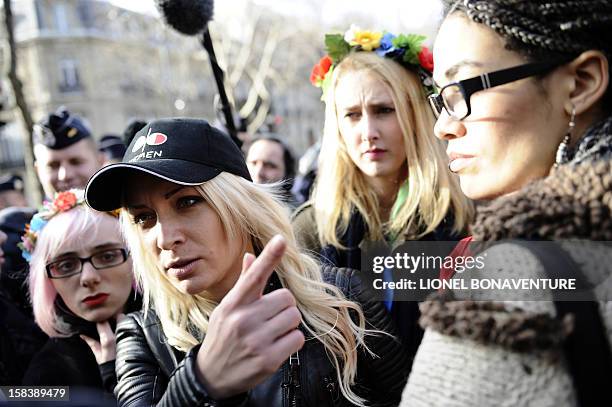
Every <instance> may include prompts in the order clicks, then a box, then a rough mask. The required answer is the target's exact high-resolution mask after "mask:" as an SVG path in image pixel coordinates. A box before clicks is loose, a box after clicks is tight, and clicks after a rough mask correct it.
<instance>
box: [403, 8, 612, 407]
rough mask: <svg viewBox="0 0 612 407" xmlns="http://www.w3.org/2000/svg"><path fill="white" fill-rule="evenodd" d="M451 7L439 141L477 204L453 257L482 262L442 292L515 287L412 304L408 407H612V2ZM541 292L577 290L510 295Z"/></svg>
mask: <svg viewBox="0 0 612 407" xmlns="http://www.w3.org/2000/svg"><path fill="white" fill-rule="evenodd" d="M445 3H446V9H447V15H446V17H445V19H444V21H443V23H442V25H441V27H440V30H439V33H438V36H437V37H436V43H435V46H434V52H433V53H434V62H435V64H434V73H433V77H434V80H435V83H436V85H437V87H438V91H437V93H436V94H433V95H432V96H431V97H430V103H431V105H432V107H433V109H434V112H435V113H436V114H437V115H438V119H437V122H436V124H435V129H434V133H435V135H436V137H438V138H439V139H442V140H445V141H447V143H448V144H447V155H448V158H449V170H450V171H451V172H453V173H455V174H457V175H458V176H459V179H460V184H461V189H462V191H463V192H464V193H465V194H466V195H467V196H468V197H470V198H472V199H477V200H480V201H482V202H483V205H480V206H479V208H478V210H477V215H476V219H475V221H474V223H473V225H472V227H471V232H472V236H471V238H470V239H468V240H466V241H464V242H462V244H461V245H460V246H458V247H457V249H456V250H455V252H454V254H453V255H454V256H455V257H454V258H461V257H463V258H466V256H474V257H480V258H481V259H484V260H483V263H482V264H483V266H482V267H481V268H480V269H479V270H477V271H478V273H477V274H472V277H474V276H476V275H477V276H478V278H475V277H474V278H473V279H472V280H470V281H469V282H468V281H464V280H465V279H468V277H467V276H466V275H465V273H464V274H461V273H460V271H461V270H459V269H458V268H457V270H454V269H453V268H452V267H451V268H446V269H444V270H442V272H441V273H440V274H441V275H440V278H442V279H452V280H451V281H449V285H453V286H457V287H458V286H460V284H452V283H463V284H468V285H469V286H470V287H475V286H478V285H479V284H481V283H483V284H485V286H486V284H487V282H488V283H490V282H492V281H497V282H498V283H506V282H507V283H508V284H510V288H507V287H508V286H501V287H503V288H499V289H497V290H495V289H487V288H483V287H485V286H483V285H480V288H478V289H472V290H460V289H453V290H447V291H445V292H444V293H438V295H436V296H434V298H432V301H428V302H424V303H423V304H422V305H421V312H422V318H421V323H422V325H423V326H424V327H425V328H426V332H425V334H424V337H423V341H422V342H421V346H420V348H419V351H418V353H417V355H416V357H415V360H414V363H413V369H412V372H411V376H410V378H409V380H408V384H407V386H406V389H405V391H404V394H403V399H402V406H415V405H416V406H420V405H423V406H425V405H426V406H431V405H436V406H438V405H440V406H443V405H453V406H468V405H469V406H473V405H495V406H502V405H507V406H510V405H512V406H514V405H521V406H522V405H537V406H541V405H546V406H574V405H583V406H590V405H612V394H611V393H610V390H609V384H610V380H611V378H612V271H611V267H610V265H611V264H612V250H610V245H609V241H611V240H612V224H611V223H610V222H611V219H612V199H611V198H610V197H612V162H611V158H612V103H611V102H612V89H611V87H610V85H609V84H610V57H611V56H612V30H611V29H610V28H611V25H610V24H611V22H612V1H600V0H599V1H596V0H593V1H589V0H586V1H568V0H547V1H545V2H539V1H532V0H461V1H456V0H446V1H445ZM576 240H580V244H575V241H576ZM603 241H608V242H603ZM470 242H474V243H477V244H470ZM455 271H457V272H455ZM468 274H469V273H468ZM540 279H544V280H547V281H550V282H554V283H558V282H561V281H573V282H574V283H575V284H576V286H575V287H574V288H569V289H567V290H565V291H552V290H550V289H542V288H540V289H537V288H532V286H528V288H527V289H522V290H514V289H512V285H514V284H517V283H518V284H521V283H522V282H528V283H530V284H531V282H534V281H541V280H540ZM459 280H461V281H459ZM498 287H499V286H498ZM520 287H524V286H520ZM578 293H581V295H578ZM436 297H437V298H436ZM464 299H470V300H478V301H453V300H464Z"/></svg>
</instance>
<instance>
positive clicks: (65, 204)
mask: <svg viewBox="0 0 612 407" xmlns="http://www.w3.org/2000/svg"><path fill="white" fill-rule="evenodd" d="M76 204H77V196H76V195H75V194H74V192H71V191H64V192H60V193H59V194H57V197H56V198H55V200H54V201H53V207H54V208H55V209H56V211H58V212H65V211H67V210H69V209H70V208H73V207H74V206H75V205H76Z"/></svg>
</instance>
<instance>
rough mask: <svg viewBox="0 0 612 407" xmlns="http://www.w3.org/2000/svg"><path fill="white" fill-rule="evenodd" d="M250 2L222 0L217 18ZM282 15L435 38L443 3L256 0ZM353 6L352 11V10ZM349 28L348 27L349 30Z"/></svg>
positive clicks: (138, 0) (133, 4) (147, 2)
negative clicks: (352, 21) (350, 19)
mask: <svg viewBox="0 0 612 407" xmlns="http://www.w3.org/2000/svg"><path fill="white" fill-rule="evenodd" d="M108 1H110V2H111V3H114V4H116V5H118V6H120V7H124V8H128V9H131V10H135V11H139V12H144V13H149V14H157V10H156V9H155V2H154V0H108ZM246 1H248V0H218V1H216V2H215V19H217V20H219V19H221V18H223V17H224V16H226V15H228V14H231V13H233V12H235V10H237V9H240V8H241V7H242V5H243V4H244V3H245V2H246ZM253 1H254V2H255V3H257V4H261V5H263V6H267V7H270V8H272V9H273V10H275V11H276V12H278V13H282V14H290V15H299V16H302V17H303V18H308V19H310V20H312V21H313V23H319V24H321V23H322V24H323V25H325V26H326V27H334V28H344V27H339V24H343V23H344V22H345V21H346V19H347V16H352V15H360V16H363V18H365V19H366V21H371V24H372V26H371V27H362V28H373V29H387V30H389V31H393V32H417V33H422V34H425V35H428V36H430V37H431V36H433V35H434V33H435V30H436V27H437V24H438V23H439V19H440V13H441V5H440V2H439V0H253ZM349 7H350V8H349ZM346 28H348V27H346Z"/></svg>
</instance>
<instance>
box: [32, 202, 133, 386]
mask: <svg viewBox="0 0 612 407" xmlns="http://www.w3.org/2000/svg"><path fill="white" fill-rule="evenodd" d="M23 240H24V242H23V244H22V249H23V254H24V257H25V258H26V259H27V260H28V261H29V262H30V276H29V281H28V282H29V290H30V298H31V300H32V307H33V310H34V317H35V320H36V323H37V324H38V325H39V326H40V328H41V329H42V330H43V331H44V332H45V333H47V335H49V337H50V339H49V341H48V342H47V344H46V345H45V346H44V347H43V348H42V350H41V351H40V352H39V353H38V354H37V355H36V356H35V357H34V359H33V360H32V362H31V364H30V366H29V368H28V371H27V372H26V374H25V377H24V384H28V385H49V386H50V385H63V386H71V391H72V389H75V388H85V389H88V391H93V392H96V391H98V389H105V390H106V391H107V392H112V390H113V387H114V384H115V382H116V377H115V335H114V333H113V326H114V324H115V322H116V318H117V317H118V316H119V315H120V314H121V313H123V312H127V311H131V310H134V309H135V308H138V300H137V298H136V297H135V296H134V293H133V291H132V279H133V277H132V265H131V261H130V259H129V253H128V251H127V250H126V248H125V245H124V243H123V240H122V238H121V232H120V229H119V220H118V218H117V216H116V215H115V214H113V213H108V212H97V211H94V210H92V209H90V208H89V207H88V206H87V205H84V200H83V191H79V190H71V191H66V192H62V193H60V194H59V195H58V196H57V197H56V198H55V200H54V201H53V202H49V203H47V204H46V205H45V208H44V209H43V210H42V211H40V212H39V213H38V214H36V215H34V217H33V218H32V221H31V223H30V225H29V226H28V228H27V230H26V234H25V236H24V239H23ZM94 389H95V390H94ZM89 394H91V393H89Z"/></svg>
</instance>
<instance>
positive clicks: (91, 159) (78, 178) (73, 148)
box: [34, 107, 104, 198]
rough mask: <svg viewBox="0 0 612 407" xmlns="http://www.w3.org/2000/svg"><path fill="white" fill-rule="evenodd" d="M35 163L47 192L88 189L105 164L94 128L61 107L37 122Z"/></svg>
mask: <svg viewBox="0 0 612 407" xmlns="http://www.w3.org/2000/svg"><path fill="white" fill-rule="evenodd" d="M34 159H35V161H34V166H35V168H36V174H37V175H38V179H39V181H40V183H41V184H42V187H43V190H44V192H45V195H46V196H47V197H49V198H52V197H53V195H54V194H55V193H56V192H61V191H66V190H68V189H71V188H85V185H87V181H88V180H89V177H91V176H92V175H93V174H94V173H95V172H96V171H97V170H98V169H100V168H101V167H102V165H103V163H104V154H102V153H101V152H99V151H98V146H97V145H96V142H95V140H94V139H93V137H92V135H91V131H90V130H89V128H88V127H87V126H86V125H85V123H84V122H83V121H82V120H81V119H80V118H79V117H77V116H75V115H73V114H71V113H70V112H69V111H68V110H66V108H64V107H60V108H59V109H58V110H57V111H56V112H54V113H51V114H49V115H48V117H46V118H45V119H44V120H43V121H41V122H39V123H38V124H35V125H34Z"/></svg>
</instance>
